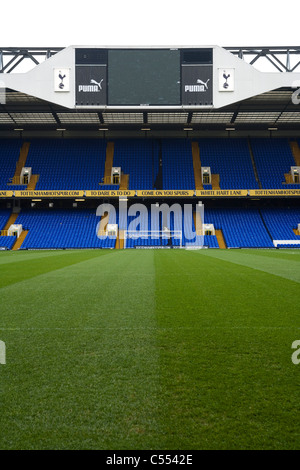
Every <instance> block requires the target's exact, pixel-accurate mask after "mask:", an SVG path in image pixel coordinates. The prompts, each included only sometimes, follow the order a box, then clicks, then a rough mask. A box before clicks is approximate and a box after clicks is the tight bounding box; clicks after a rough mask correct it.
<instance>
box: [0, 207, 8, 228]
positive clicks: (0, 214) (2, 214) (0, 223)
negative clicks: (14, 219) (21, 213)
mask: <svg viewBox="0 0 300 470" xmlns="http://www.w3.org/2000/svg"><path fill="white" fill-rule="evenodd" d="M10 214H11V211H10V210H8V209H1V210H0V230H3V229H4V227H5V225H6V222H7V221H8V219H9V216H10Z"/></svg>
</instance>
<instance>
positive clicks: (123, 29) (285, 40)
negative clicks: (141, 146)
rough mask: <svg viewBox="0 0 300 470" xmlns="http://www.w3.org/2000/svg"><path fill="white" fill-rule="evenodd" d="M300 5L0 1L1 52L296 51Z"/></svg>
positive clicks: (202, 0)
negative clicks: (80, 48)
mask: <svg viewBox="0 0 300 470" xmlns="http://www.w3.org/2000/svg"><path fill="white" fill-rule="evenodd" d="M298 11H299V1H296V0H289V1H287V2H279V1H277V2H276V1H274V0H259V1H258V0H248V1H242V0H240V1H238V0H222V1H219V0H181V1H178V0H173V1H172V0H148V1H147V0H139V1H137V0H106V1H103V0H98V1H97V0H80V1H78V0H77V1H76V0H74V1H70V0H52V1H51V0H50V1H47V2H46V1H43V0H39V1H38V0H13V1H7V0H3V1H2V2H1V5H0V18H1V25H0V48H1V47H14V46H16V47H20V46H24V47H25V46H26V47H37V46H40V47H46V46H52V47H55V46H56V47H58V46H59V47H66V46H70V45H95V46H115V45H120V46H137V45H141V46H158V45H160V46H164V45H166V46H169V45H174V46H189V45H195V46H197V45H198V46H205V45H219V46H279V45H283V46H296V45H299V42H300V41H299V39H300V37H299V36H300V35H299V22H298Z"/></svg>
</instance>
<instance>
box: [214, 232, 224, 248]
mask: <svg viewBox="0 0 300 470" xmlns="http://www.w3.org/2000/svg"><path fill="white" fill-rule="evenodd" d="M215 233H216V237H217V240H218V244H219V248H221V249H225V248H227V246H226V242H225V238H224V235H223V232H222V230H216V231H215Z"/></svg>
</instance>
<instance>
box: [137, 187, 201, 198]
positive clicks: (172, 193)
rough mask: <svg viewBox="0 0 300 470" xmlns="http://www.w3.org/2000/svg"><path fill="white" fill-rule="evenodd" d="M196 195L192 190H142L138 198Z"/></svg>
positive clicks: (138, 192)
mask: <svg viewBox="0 0 300 470" xmlns="http://www.w3.org/2000/svg"><path fill="white" fill-rule="evenodd" d="M194 195H195V191H194V190H193V189H192V190H188V189H187V190H180V189H178V190H177V189H176V190H175V189H174V190H171V189H170V190H153V191H152V190H151V189H150V190H147V189H145V190H142V191H137V196H138V197H192V196H194Z"/></svg>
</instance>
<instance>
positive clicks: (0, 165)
mask: <svg viewBox="0 0 300 470" xmlns="http://www.w3.org/2000/svg"><path fill="white" fill-rule="evenodd" d="M21 145H22V143H21V141H20V140H19V139H17V140H12V139H11V140H8V139H7V140H2V139H1V140H0V190H2V191H10V190H11V191H12V190H15V189H24V186H19V185H18V186H8V185H7V183H9V181H10V180H11V179H12V177H13V176H14V174H15V170H16V164H17V161H18V159H19V154H20V148H21Z"/></svg>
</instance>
